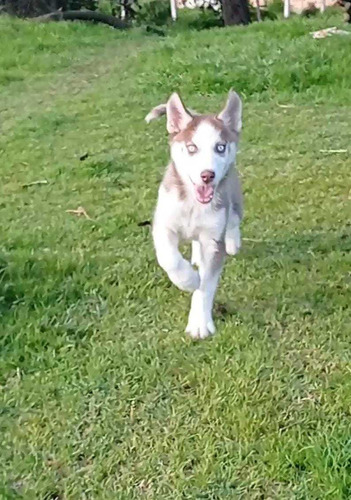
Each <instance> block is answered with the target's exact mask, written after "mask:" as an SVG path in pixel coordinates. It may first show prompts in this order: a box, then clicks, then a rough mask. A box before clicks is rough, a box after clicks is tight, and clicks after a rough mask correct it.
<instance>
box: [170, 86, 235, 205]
mask: <svg viewBox="0 0 351 500" xmlns="http://www.w3.org/2000/svg"><path fill="white" fill-rule="evenodd" d="M166 114H167V130H168V132H169V134H170V137H171V140H170V147H171V157H172V160H173V162H174V165H175V167H176V169H177V171H178V173H179V175H180V177H181V178H182V180H183V182H184V183H185V184H186V185H188V186H189V188H190V189H191V190H192V191H193V193H194V196H195V198H196V199H197V201H198V202H199V203H202V204H207V203H210V202H211V200H212V198H213V196H214V193H215V190H216V188H217V186H218V185H219V183H220V182H221V180H222V179H223V178H224V177H225V175H226V174H227V172H228V170H229V168H230V166H231V165H232V164H233V163H234V161H235V156H236V150H237V142H238V136H239V132H240V130H241V116H242V105H241V100H240V98H239V96H238V95H237V94H236V93H235V92H233V91H231V92H230V93H229V96H228V100H227V103H226V106H225V107H224V109H223V110H222V111H221V112H220V113H219V114H218V115H199V116H196V115H195V116H194V115H193V114H192V113H191V112H190V111H189V110H187V109H186V108H185V106H184V104H183V103H182V101H181V99H180V97H179V95H178V94H176V93H175V94H172V96H171V97H170V99H169V100H168V102H167V105H166Z"/></svg>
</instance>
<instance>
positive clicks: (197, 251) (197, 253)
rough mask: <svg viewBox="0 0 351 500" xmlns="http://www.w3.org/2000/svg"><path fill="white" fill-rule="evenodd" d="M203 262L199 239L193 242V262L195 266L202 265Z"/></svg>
mask: <svg viewBox="0 0 351 500" xmlns="http://www.w3.org/2000/svg"><path fill="white" fill-rule="evenodd" d="M200 262H201V246H200V243H199V242H198V241H195V240H194V241H192V242H191V263H192V265H193V266H197V267H200Z"/></svg>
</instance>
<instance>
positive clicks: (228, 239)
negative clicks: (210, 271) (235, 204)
mask: <svg viewBox="0 0 351 500" xmlns="http://www.w3.org/2000/svg"><path fill="white" fill-rule="evenodd" d="M240 247H241V236H240V218H239V216H238V214H237V213H235V212H234V210H233V209H232V208H231V209H230V210H229V217H228V222H227V228H226V232H225V251H226V252H227V254H228V255H235V254H237V253H238V252H239V250H240Z"/></svg>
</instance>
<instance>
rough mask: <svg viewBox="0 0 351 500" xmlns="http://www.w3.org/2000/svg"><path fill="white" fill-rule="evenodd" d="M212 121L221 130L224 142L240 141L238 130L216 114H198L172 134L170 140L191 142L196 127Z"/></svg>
mask: <svg viewBox="0 0 351 500" xmlns="http://www.w3.org/2000/svg"><path fill="white" fill-rule="evenodd" d="M206 122H207V123H210V124H211V125H212V126H213V128H215V129H217V130H218V131H219V132H220V136H221V139H222V140H223V141H224V142H238V140H239V135H238V133H237V132H234V131H231V130H229V129H228V128H227V127H226V126H225V125H224V123H223V121H222V120H220V119H219V118H218V117H217V116H216V115H198V116H194V117H193V119H192V120H191V122H190V123H189V125H188V126H187V127H186V128H185V129H184V130H182V131H181V132H178V133H177V134H171V135H170V142H185V144H187V143H189V142H191V141H192V139H193V135H194V133H195V131H196V129H197V128H198V127H199V125H201V123H206Z"/></svg>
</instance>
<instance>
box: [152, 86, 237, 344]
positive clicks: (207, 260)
mask: <svg viewBox="0 0 351 500" xmlns="http://www.w3.org/2000/svg"><path fill="white" fill-rule="evenodd" d="M164 114H166V115H167V130H168V133H169V136H170V154H171V161H170V163H169V165H168V167H167V170H166V172H165V175H164V178H163V181H162V183H161V185H160V188H159V193H158V201H157V206H156V210H155V215H154V221H153V231H152V233H153V240H154V245H155V249H156V256H157V260H158V263H159V265H160V266H161V267H162V268H163V269H164V270H165V271H166V273H167V274H168V277H169V279H170V280H171V281H172V282H173V283H174V284H175V285H176V286H177V287H178V288H180V289H181V290H184V291H187V292H192V300H191V308H190V313H189V319H188V325H187V327H186V332H187V333H189V334H190V335H191V336H192V337H193V338H205V337H207V336H208V335H210V334H213V333H214V332H215V326H214V323H213V319H212V308H213V301H214V297H215V292H216V288H217V285H218V281H219V277H220V274H221V271H222V267H223V263H224V258H225V256H226V254H228V255H234V254H236V253H237V252H238V250H239V248H240V245H241V240H240V222H241V219H242V214H243V210H242V193H241V187H240V182H239V178H238V174H237V172H236V170H235V157H236V152H237V145H238V139H239V133H240V130H241V125H242V121H241V118H242V104H241V100H240V98H239V96H238V95H237V94H236V93H235V92H233V91H230V92H229V96H228V100H227V103H226V105H225V107H224V109H223V110H222V111H221V112H220V113H219V114H217V115H199V114H196V113H194V112H192V111H190V110H189V109H187V108H186V107H185V106H184V104H183V102H182V100H181V98H180V97H179V95H178V94H177V93H174V94H172V96H171V97H170V98H169V100H168V102H167V104H161V105H159V106H156V107H155V108H154V109H153V110H152V111H150V113H149V114H148V115H147V116H146V118H145V120H146V121H147V122H150V121H151V120H153V119H155V118H158V117H160V116H162V115H164ZM180 241H191V242H192V259H191V263H190V262H189V261H187V260H185V259H184V258H183V256H182V255H181V253H180V252H179V249H178V246H179V243H180ZM193 266H197V267H198V270H196V269H194V267H193Z"/></svg>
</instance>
